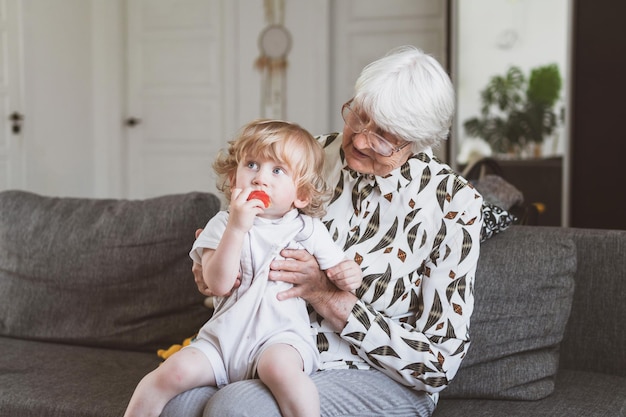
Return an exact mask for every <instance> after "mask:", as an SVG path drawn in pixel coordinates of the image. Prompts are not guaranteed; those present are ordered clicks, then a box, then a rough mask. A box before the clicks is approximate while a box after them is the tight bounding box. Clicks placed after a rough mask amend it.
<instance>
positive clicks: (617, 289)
mask: <svg viewBox="0 0 626 417" xmlns="http://www.w3.org/2000/svg"><path fill="white" fill-rule="evenodd" d="M218 208H219V202H218V200H217V198H216V197H215V196H213V195H211V194H206V193H189V194H181V195H169V196H163V197H159V198H154V199H148V200H133V201H128V200H98V199H75V198H51V197H44V196H39V195H35V194H31V193H26V192H21V191H4V192H0V352H2V355H0V416H11V417H20V416H37V417H46V416H62V417H72V416H90V417H91V416H93V417H100V416H102V417H105V416H106V417H108V416H110V417H113V416H121V415H122V414H123V412H124V409H125V406H126V404H127V402H128V400H129V398H130V396H131V394H132V391H133V389H134V387H135V385H136V384H137V382H138V381H139V379H140V378H141V377H142V376H143V375H144V374H146V373H147V372H149V371H150V370H151V369H153V368H154V367H156V366H158V364H159V362H160V358H159V357H158V356H157V355H156V351H157V349H159V348H166V347H168V346H170V345H171V344H174V343H180V342H181V341H182V340H183V339H185V338H186V337H188V336H190V335H192V334H193V333H194V332H195V331H196V330H197V329H198V328H199V326H200V325H201V324H202V323H203V322H204V321H205V320H206V319H207V317H208V316H209V314H210V311H209V310H207V309H206V307H204V304H203V301H204V300H203V297H202V296H201V295H199V294H198V292H197V291H196V289H195V285H194V283H193V279H192V277H191V273H190V267H191V261H190V260H189V257H188V255H187V253H188V251H189V248H190V247H191V244H192V242H193V236H194V231H195V229H196V228H198V227H202V226H203V225H204V224H205V223H206V221H207V220H208V218H210V217H211V216H212V215H213V214H214V213H215V211H216V210H218ZM474 292H475V297H476V307H475V311H474V316H473V319H472V320H473V324H472V333H471V336H472V340H473V344H472V347H471V349H470V351H469V353H468V355H467V357H466V358H465V360H464V363H463V367H462V369H461V370H460V371H459V373H458V375H457V377H456V378H455V379H454V380H453V381H452V383H451V384H450V386H449V387H448V388H447V389H446V390H445V391H444V392H443V393H442V396H441V399H440V403H439V406H438V408H437V410H436V412H435V417H445V416H459V415H463V416H511V417H512V416H568V417H571V416H585V417H587V416H621V415H625V413H626V332H624V325H625V324H626V302H625V301H624V298H625V297H626V231H601V230H583V229H564V228H549V227H532V226H513V227H510V228H509V229H508V230H506V231H504V232H501V233H499V234H496V235H495V236H493V237H491V238H490V239H489V240H487V241H486V242H485V243H483V247H482V253H481V258H480V263H479V270H478V273H477V277H476V283H475V288H474Z"/></svg>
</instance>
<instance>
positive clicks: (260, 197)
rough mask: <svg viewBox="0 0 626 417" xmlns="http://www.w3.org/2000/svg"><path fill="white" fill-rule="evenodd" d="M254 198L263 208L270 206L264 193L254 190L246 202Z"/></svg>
mask: <svg viewBox="0 0 626 417" xmlns="http://www.w3.org/2000/svg"><path fill="white" fill-rule="evenodd" d="M254 198H256V199H257V200H261V202H262V203H263V205H264V206H265V208H268V207H269V206H270V196H269V195H267V194H266V193H265V191H261V190H254V191H252V192H251V193H250V195H249V196H248V200H252V199H254Z"/></svg>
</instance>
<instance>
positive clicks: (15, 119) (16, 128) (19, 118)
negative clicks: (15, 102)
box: [9, 111, 24, 135]
mask: <svg viewBox="0 0 626 417" xmlns="http://www.w3.org/2000/svg"><path fill="white" fill-rule="evenodd" d="M9 120H10V121H11V131H12V132H13V134H14V135H19V134H20V133H21V132H22V124H23V122H24V115H23V114H21V113H18V112H16V111H14V112H13V113H11V114H10V115H9Z"/></svg>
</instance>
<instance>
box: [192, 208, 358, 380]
mask: <svg viewBox="0 0 626 417" xmlns="http://www.w3.org/2000/svg"><path fill="white" fill-rule="evenodd" d="M227 222H228V213H227V212H226V211H221V212H219V213H218V214H217V215H215V217H213V218H212V219H211V220H209V222H208V223H207V225H206V227H205V228H204V231H203V232H202V233H201V235H200V236H199V237H198V239H196V241H195V243H194V245H193V248H192V250H191V252H190V256H191V258H192V259H193V260H194V261H195V262H200V260H201V257H202V250H203V248H209V249H215V248H217V245H218V243H219V241H220V238H221V236H222V235H223V233H224V230H225V228H226V223H227ZM287 247H289V248H294V249H302V248H304V249H306V250H307V251H308V252H309V253H311V254H312V255H314V256H315V257H316V259H317V261H318V263H319V265H320V267H321V269H322V270H326V269H328V268H330V267H332V266H335V265H337V264H338V263H340V262H341V261H343V260H344V259H346V258H345V255H344V254H343V252H342V250H341V249H340V248H339V247H338V246H337V245H336V244H335V243H334V241H333V240H332V238H331V237H330V235H329V234H328V231H327V230H326V227H325V226H324V224H323V223H322V222H321V221H320V220H319V219H314V218H312V217H310V216H306V215H303V214H301V213H299V212H298V210H296V209H294V210H291V211H290V212H288V213H287V214H285V216H283V217H282V218H280V219H276V220H269V219H264V218H260V217H257V218H256V219H255V221H254V226H253V227H252V229H251V230H250V231H249V232H248V233H247V235H246V237H245V239H244V244H243V248H242V254H241V266H240V268H241V286H240V287H239V288H238V289H237V290H235V291H234V292H233V294H232V295H230V296H229V297H216V300H215V301H216V303H215V305H216V307H215V312H214V313H213V316H212V317H211V319H209V321H208V322H207V323H206V324H205V325H204V326H202V328H201V329H200V332H199V333H198V336H197V337H196V340H195V341H194V342H192V343H191V345H190V346H189V347H194V348H197V349H199V350H200V351H202V352H203V353H204V354H205V355H206V356H207V357H208V359H209V361H210V362H211V365H212V366H213V369H214V372H215V377H216V382H217V386H218V387H222V386H224V385H226V384H228V383H230V382H235V381H240V380H244V379H251V378H254V377H255V373H256V366H257V363H258V359H259V356H260V354H261V353H262V352H263V350H264V349H265V348H266V347H268V346H270V345H272V344H276V343H286V344H289V345H292V346H293V347H294V348H295V349H297V350H298V352H299V353H300V355H301V356H302V360H303V362H304V370H305V372H307V373H312V372H314V371H316V370H317V369H318V365H319V352H318V350H317V344H316V340H315V337H314V336H313V331H312V329H311V326H310V322H309V316H308V313H307V309H306V303H305V301H304V300H303V299H301V298H291V299H288V300H284V301H279V300H277V299H276V294H277V293H279V292H281V291H284V290H286V289H289V288H290V287H291V284H288V283H285V282H274V281H269V280H268V273H269V264H270V262H271V261H272V260H273V259H275V258H280V255H279V253H280V251H281V250H282V249H284V248H287Z"/></svg>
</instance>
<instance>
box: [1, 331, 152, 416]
mask: <svg viewBox="0 0 626 417" xmlns="http://www.w3.org/2000/svg"><path fill="white" fill-rule="evenodd" d="M0 352H2V355H1V356H0V387H2V391H3V392H2V395H1V396H0V415H2V416H7V417H9V416H10V417H26V416H47V417H56V416H58V417H73V416H81V417H87V416H111V417H114V416H117V417H119V416H122V415H123V414H124V410H125V409H126V405H127V404H128V401H129V400H130V396H131V394H132V393H133V390H134V389H135V386H136V385H137V382H139V380H140V379H141V378H142V377H143V376H144V375H145V374H147V373H148V372H149V371H151V370H152V369H154V368H155V367H156V366H158V363H159V361H160V360H159V358H158V356H157V355H156V352H154V353H149V352H134V351H128V350H116V349H105V348H96V347H86V346H72V345H68V344H61V343H49V342H37V341H32V340H21V339H13V338H9V337H2V338H0ZM103 404H107V408H108V409H107V410H102V409H101V408H102V405H103Z"/></svg>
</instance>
